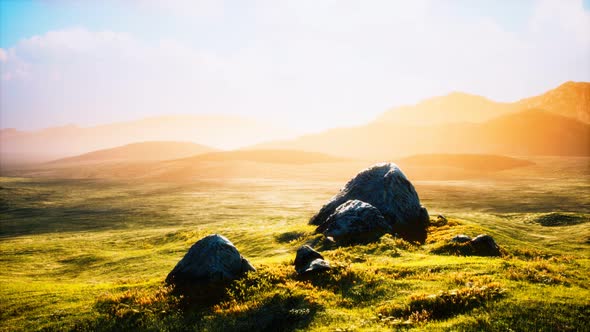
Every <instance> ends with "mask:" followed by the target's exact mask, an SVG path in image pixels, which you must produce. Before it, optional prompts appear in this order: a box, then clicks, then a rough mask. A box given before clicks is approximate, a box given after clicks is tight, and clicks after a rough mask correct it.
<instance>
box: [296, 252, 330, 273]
mask: <svg viewBox="0 0 590 332" xmlns="http://www.w3.org/2000/svg"><path fill="white" fill-rule="evenodd" d="M329 269H330V263H328V262H327V261H326V260H324V256H322V255H321V254H320V253H319V252H317V251H315V250H313V249H312V248H311V247H310V246H308V245H304V246H302V247H301V248H299V249H297V255H296V256H295V271H297V274H299V275H302V274H308V273H312V272H320V271H326V270H329Z"/></svg>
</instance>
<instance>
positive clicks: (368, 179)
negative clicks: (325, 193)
mask: <svg viewBox="0 0 590 332" xmlns="http://www.w3.org/2000/svg"><path fill="white" fill-rule="evenodd" d="M349 200H359V201H362V202H365V203H367V204H370V205H372V206H374V207H375V208H377V210H379V212H381V215H382V216H383V217H384V218H385V220H386V222H387V223H388V224H389V225H390V226H391V232H393V233H397V234H399V235H400V236H401V237H402V238H404V239H406V240H409V241H419V242H422V243H423V242H424V241H426V235H427V228H428V225H429V218H428V211H427V210H426V209H425V208H424V207H422V206H421V205H420V199H419V198H418V194H417V193H416V190H415V189H414V186H413V185H412V184H411V183H410V181H408V179H407V178H406V176H405V175H404V173H403V172H402V171H401V170H400V169H399V167H397V165H395V164H393V163H381V164H376V165H374V166H372V167H370V168H367V169H365V170H363V171H361V172H360V173H358V174H357V175H356V176H355V177H354V178H353V179H352V180H350V181H349V182H348V183H347V184H346V185H345V186H344V188H342V190H340V192H339V193H338V194H337V195H336V196H334V197H333V198H332V199H331V200H330V201H329V202H328V203H327V204H326V205H324V206H323V207H322V208H321V209H320V211H319V212H318V213H317V214H316V215H315V216H314V217H313V218H311V220H310V221H309V223H310V224H312V225H318V226H320V225H322V224H324V223H325V222H326V221H327V220H328V218H330V216H331V215H332V214H334V212H335V211H336V209H337V208H338V207H339V206H340V205H342V204H343V203H345V202H346V201H349ZM324 228H327V227H324Z"/></svg>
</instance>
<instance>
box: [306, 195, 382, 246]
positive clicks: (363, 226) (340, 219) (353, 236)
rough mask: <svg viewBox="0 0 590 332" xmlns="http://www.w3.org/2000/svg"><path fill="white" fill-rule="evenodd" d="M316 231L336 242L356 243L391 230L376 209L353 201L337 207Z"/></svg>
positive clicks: (373, 238) (369, 239)
mask: <svg viewBox="0 0 590 332" xmlns="http://www.w3.org/2000/svg"><path fill="white" fill-rule="evenodd" d="M317 231H318V232H321V233H323V234H324V235H325V236H326V237H331V238H333V239H334V240H335V241H336V242H340V243H357V242H365V241H372V240H376V239H378V238H380V237H381V236H382V235H383V234H385V233H389V232H391V231H392V229H391V226H390V225H389V224H388V223H387V221H386V220H385V218H384V217H383V215H382V214H381V212H379V210H378V209H377V208H376V207H374V206H373V205H371V204H368V203H365V202H361V201H359V200H356V199H355V200H349V201H346V202H344V203H343V204H342V205H340V206H339V207H337V208H336V211H334V213H332V215H330V216H329V217H328V219H327V220H326V222H324V223H323V224H321V225H320V226H318V228H317Z"/></svg>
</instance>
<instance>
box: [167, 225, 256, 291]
mask: <svg viewBox="0 0 590 332" xmlns="http://www.w3.org/2000/svg"><path fill="white" fill-rule="evenodd" d="M248 271H256V269H255V268H254V267H253V266H252V265H251V264H250V262H248V260H246V259H245V258H244V257H242V255H240V253H239V252H238V249H236V247H235V246H234V245H233V243H231V242H230V241H229V240H228V239H227V238H225V237H223V236H221V235H219V234H214V235H208V236H206V237H204V238H202V239H201V240H199V241H197V242H196V243H195V244H193V246H192V247H191V248H190V249H189V251H188V252H187V253H186V255H185V256H184V257H183V258H182V259H181V260H180V261H179V262H178V264H176V266H175V267H174V269H173V270H172V271H171V272H170V273H169V274H168V277H167V278H166V283H168V284H173V285H186V284H191V283H203V282H205V283H206V282H223V281H230V280H234V279H238V278H240V277H241V276H243V275H244V274H245V273H246V272H248Z"/></svg>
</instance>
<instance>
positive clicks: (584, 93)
mask: <svg viewBox="0 0 590 332" xmlns="http://www.w3.org/2000/svg"><path fill="white" fill-rule="evenodd" d="M515 104H516V105H517V107H518V108H519V109H531V108H534V109H543V110H546V111H549V112H553V113H556V114H559V115H563V116H567V117H570V118H574V119H577V120H580V121H582V122H585V123H590V82H571V81H570V82H566V83H564V84H562V85H560V86H559V87H557V88H555V89H553V90H550V91H548V92H546V93H544V94H542V95H540V96H536V97H531V98H526V99H522V100H520V101H518V102H516V103H515Z"/></svg>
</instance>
